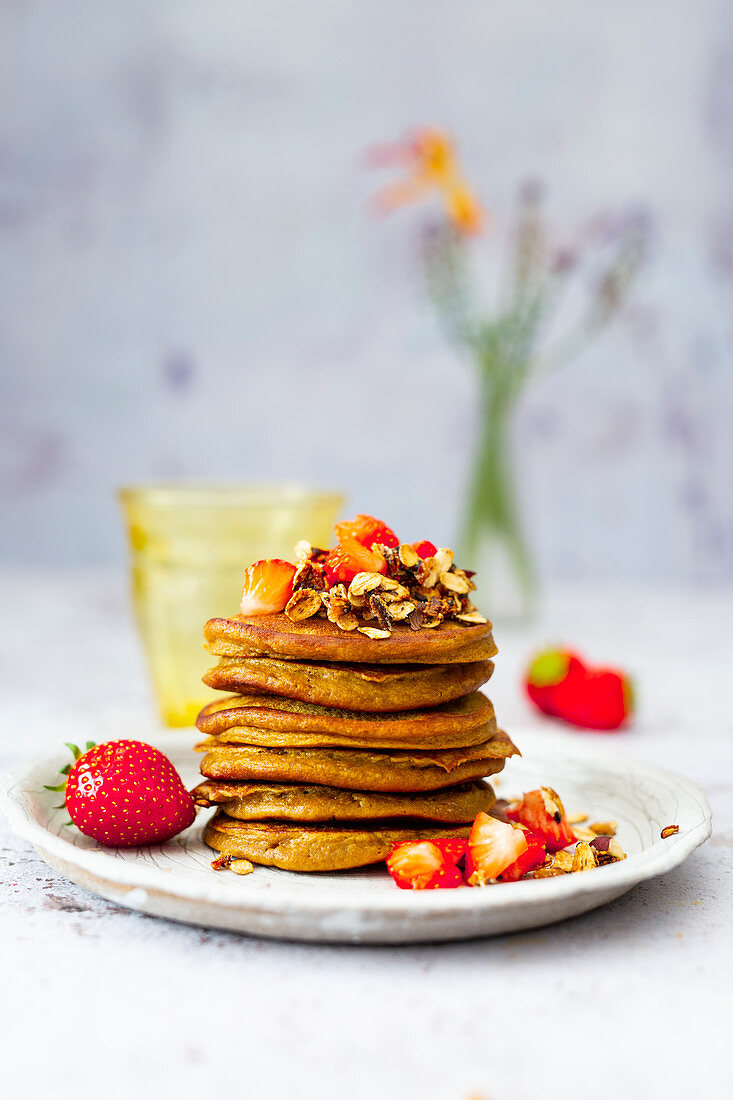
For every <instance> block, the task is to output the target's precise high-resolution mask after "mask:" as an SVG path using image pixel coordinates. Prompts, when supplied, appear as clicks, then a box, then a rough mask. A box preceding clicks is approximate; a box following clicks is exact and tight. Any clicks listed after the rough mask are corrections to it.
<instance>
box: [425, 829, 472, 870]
mask: <svg viewBox="0 0 733 1100" xmlns="http://www.w3.org/2000/svg"><path fill="white" fill-rule="evenodd" d="M431 843H432V844H434V845H435V846H436V848H440V850H441V852H442V853H443V855H444V856H445V859H446V862H447V863H449V864H451V865H452V866H454V865H455V864H456V863H460V861H461V860H462V859H463V857H464V856H465V854H466V848H467V847H468V841H467V840H464V839H463V837H460V836H450V837H443V838H438V839H436V840H433V841H431Z"/></svg>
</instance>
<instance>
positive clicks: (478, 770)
mask: <svg viewBox="0 0 733 1100" xmlns="http://www.w3.org/2000/svg"><path fill="white" fill-rule="evenodd" d="M198 747H199V748H203V749H204V750H205V751H206V755H205V756H204V758H203V760H202V761H201V773H202V775H204V776H206V777H207V778H209V779H219V780H221V779H228V780H237V781H250V780H255V781H259V780H265V781H266V782H270V783H308V784H310V783H315V784H318V785H323V786H327V787H341V788H345V789H347V790H354V791H362V790H367V791H433V790H438V789H440V788H441V787H449V786H452V785H453V784H456V783H463V782H466V781H467V780H472V779H482V778H483V777H484V776H485V775H493V774H494V773H496V772H498V771H501V770H502V768H503V767H504V761H505V760H506V759H507V757H509V756H513V755H514V754H515V753H516V751H517V750H516V748H515V746H514V745H513V744H512V742H511V741H510V739H509V738H508V737H507V735H506V734H505V733H504V732H503V731H502V730H499V731H498V733H497V734H496V736H495V737H493V738H492V739H491V740H490V741H486V742H484V744H482V745H471V746H469V747H467V748H460V749H436V750H434V751H425V752H416V751H413V752H373V751H371V750H369V749H333V748H319V749H314V748H308V749H282V748H277V749H272V748H263V747H262V746H259V745H228V744H221V743H220V742H219V741H218V740H217V739H216V738H213V737H212V738H209V739H208V740H207V741H205V742H204V743H203V746H198Z"/></svg>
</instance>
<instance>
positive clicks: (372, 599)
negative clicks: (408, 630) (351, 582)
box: [367, 592, 389, 630]
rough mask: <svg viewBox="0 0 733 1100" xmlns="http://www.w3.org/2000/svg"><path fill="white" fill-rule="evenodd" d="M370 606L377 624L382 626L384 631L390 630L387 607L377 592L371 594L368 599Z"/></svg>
mask: <svg viewBox="0 0 733 1100" xmlns="http://www.w3.org/2000/svg"><path fill="white" fill-rule="evenodd" d="M367 602H368V604H369V607H370V608H371V610H372V612H373V613H374V615H375V617H376V619H377V622H378V623H379V625H380V626H381V628H382V630H389V619H388V618H387V606H386V604H385V602H384V600H382V599H381V598H380V597H379V596H378V595H377V594H376V592H370V593H369V598H368V601H367Z"/></svg>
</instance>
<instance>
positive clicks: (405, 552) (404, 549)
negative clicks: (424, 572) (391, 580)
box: [399, 542, 420, 569]
mask: <svg viewBox="0 0 733 1100" xmlns="http://www.w3.org/2000/svg"><path fill="white" fill-rule="evenodd" d="M399 555H400V561H401V562H402V564H403V565H404V567H405V569H412V568H413V566H415V565H417V563H418V562H419V561H420V555H419V554H418V552H417V550H415V549H414V548H413V547H412V546H410V544H409V542H403V543H401V544H400V548H399Z"/></svg>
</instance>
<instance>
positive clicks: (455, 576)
mask: <svg viewBox="0 0 733 1100" xmlns="http://www.w3.org/2000/svg"><path fill="white" fill-rule="evenodd" d="M440 583H441V584H442V585H443V587H444V588H448V589H449V590H450V591H451V592H460V593H461V594H462V595H466V594H467V593H468V592H470V591H471V586H470V584H469V580H468V577H466V576H465V574H463V573H460V572H456V573H441V574H440Z"/></svg>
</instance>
